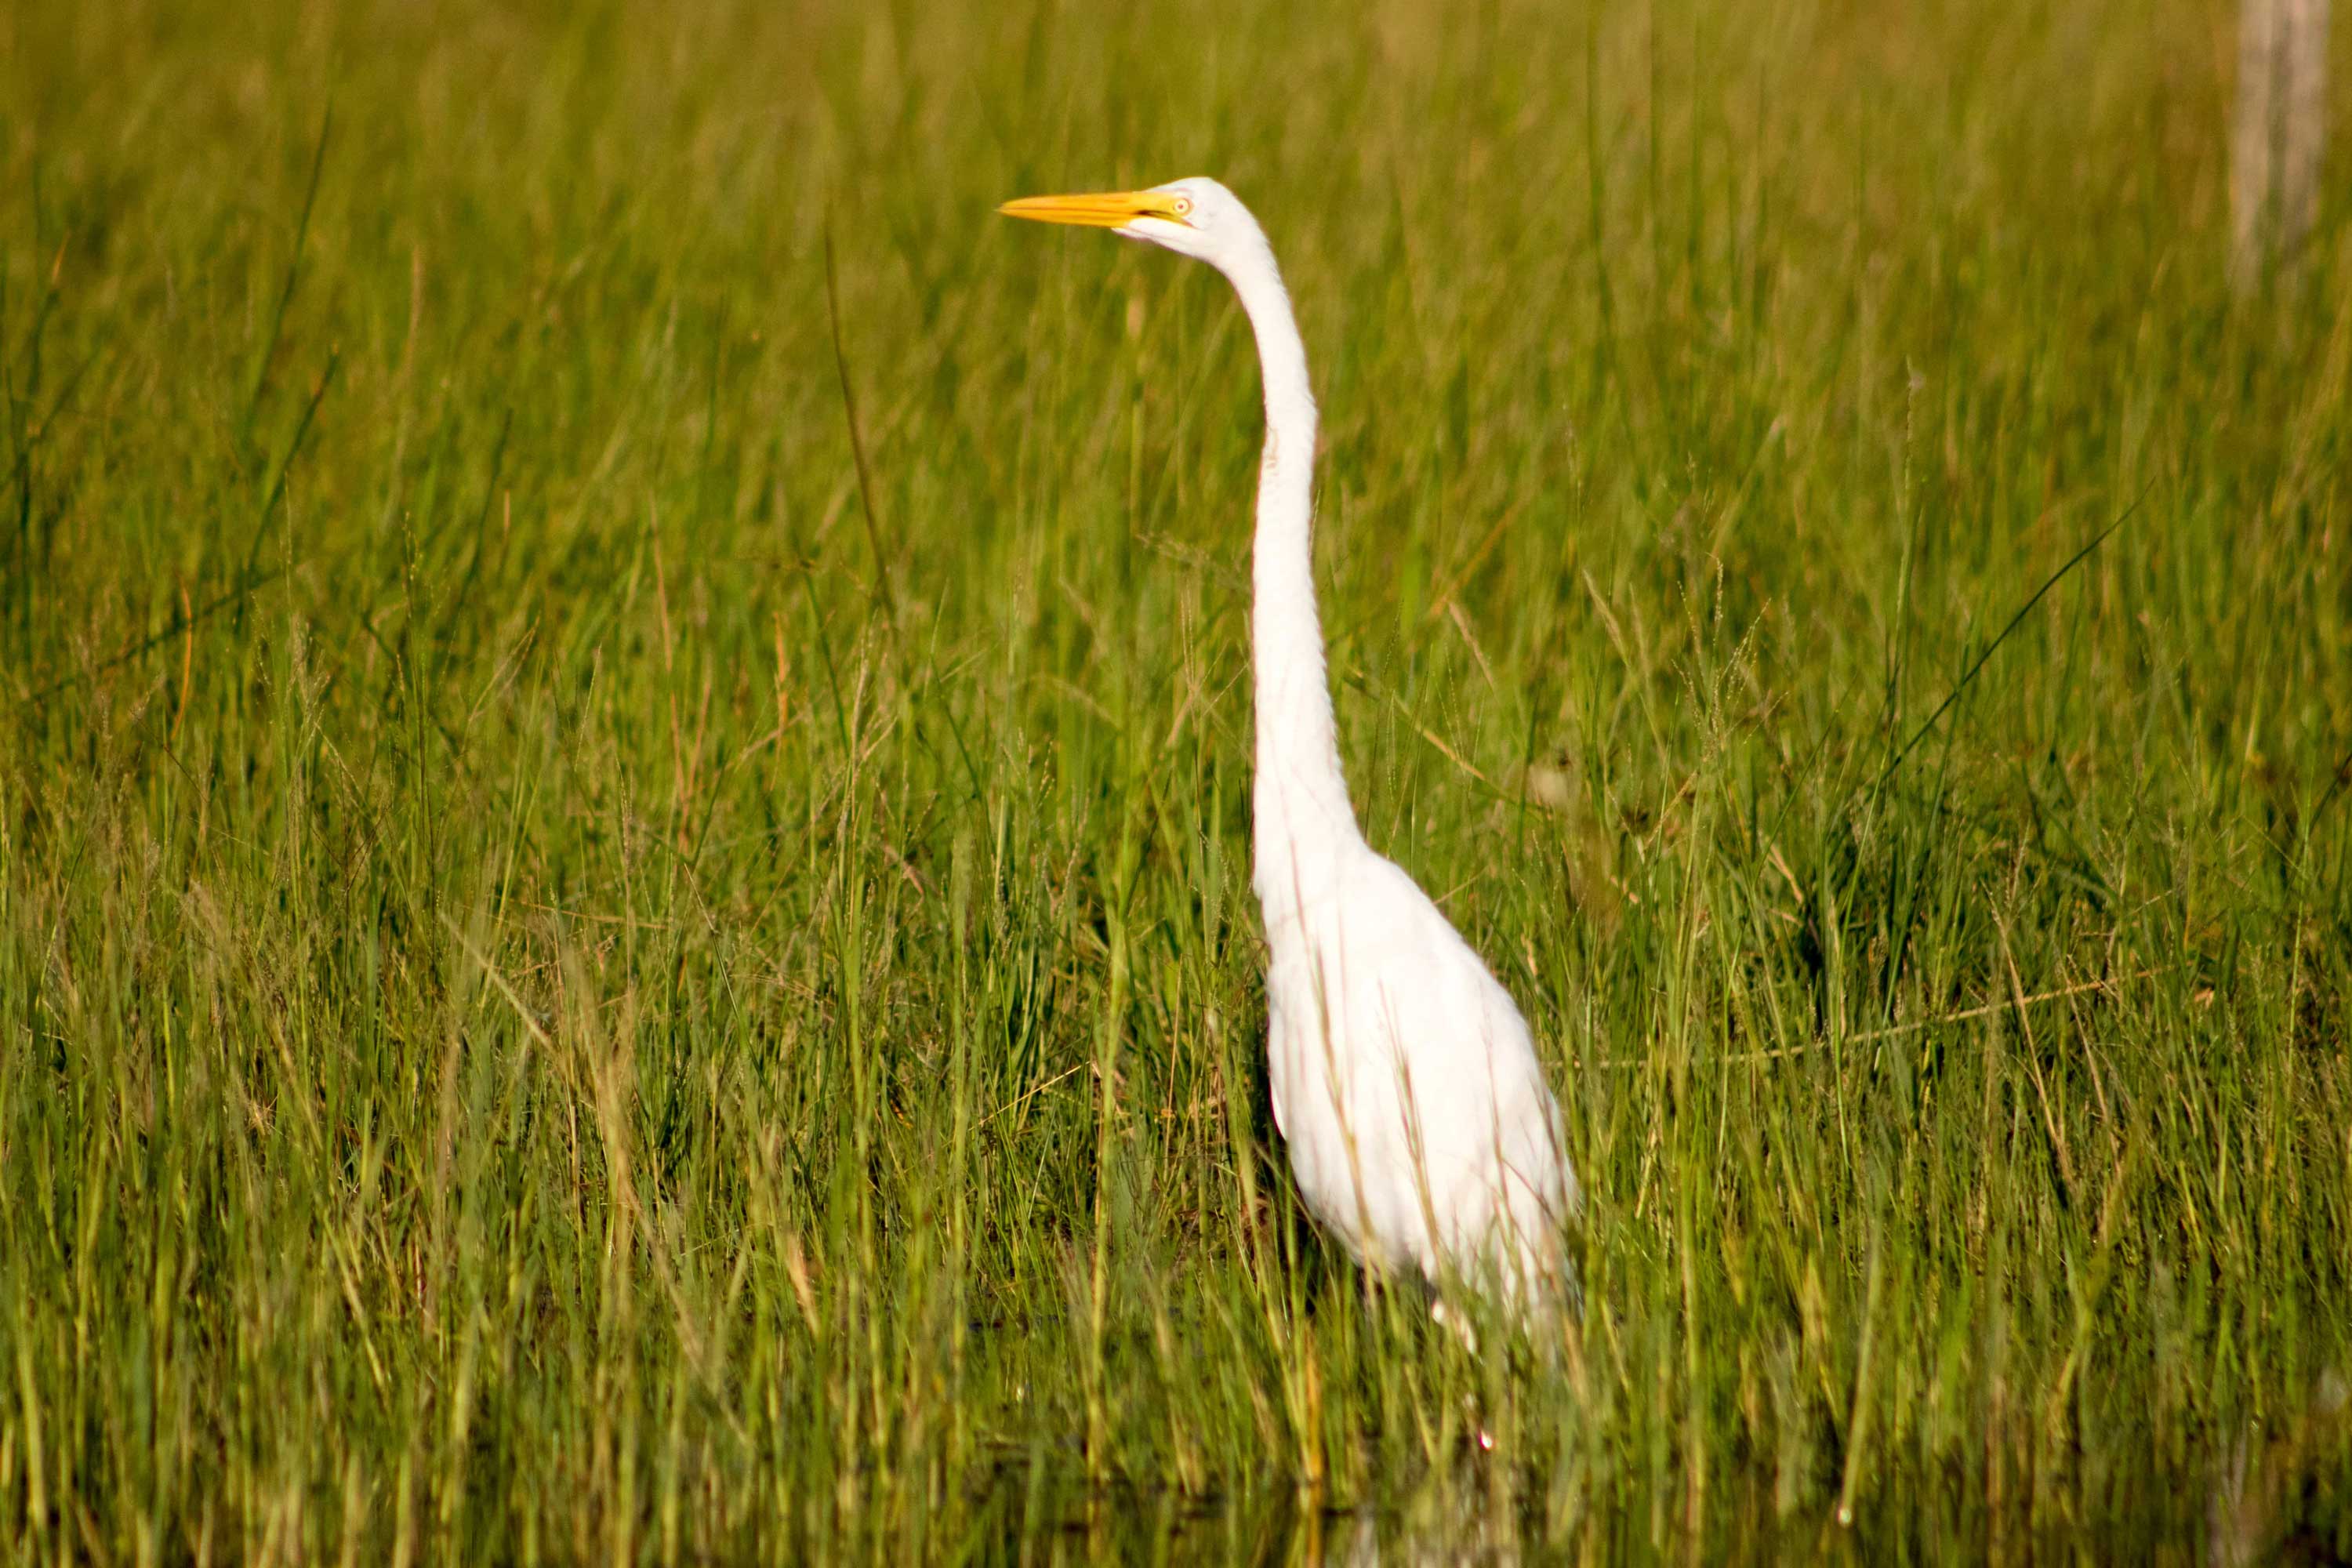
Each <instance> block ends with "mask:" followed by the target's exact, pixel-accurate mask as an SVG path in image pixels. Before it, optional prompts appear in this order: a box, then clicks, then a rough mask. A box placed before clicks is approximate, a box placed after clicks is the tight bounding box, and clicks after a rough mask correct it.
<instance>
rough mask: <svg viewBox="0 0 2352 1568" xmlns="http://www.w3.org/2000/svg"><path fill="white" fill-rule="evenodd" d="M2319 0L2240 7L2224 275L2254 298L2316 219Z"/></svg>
mask: <svg viewBox="0 0 2352 1568" xmlns="http://www.w3.org/2000/svg"><path fill="white" fill-rule="evenodd" d="M2327 7H2328V0H2239V8H2238V104H2237V116H2236V123H2235V125H2234V126H2233V127H2232V128H2231V151H2230V219H2231V222H2230V229H2231V233H2230V275H2231V280H2232V281H2233V282H2234V283H2235V284H2236V286H2237V288H2238V289H2240V291H2242V292H2246V293H2251V292H2253V291H2255V290H2256V289H2260V288H2261V286H2262V284H2263V279H2264V278H2265V276H2266V275H2268V274H2269V272H2270V271H2271V269H2272V268H2273V266H2275V267H2276V268H2279V269H2280V270H2282V271H2286V270H2291V269H2292V268H2294V265H2295V262H2296V260H2297V259H2298V258H2299V256H2300V254H2301V252H2302V248H2303V243H2304V241H2305V239H2306V238H2308V237H2310V234H2311V227H2312V225H2313V223H2314V222H2315V220H2316V219H2317V218H2318V216H2319V154H2320V149H2321V147H2322V146H2323V144H2324V143H2325V142H2326V132H2327Z"/></svg>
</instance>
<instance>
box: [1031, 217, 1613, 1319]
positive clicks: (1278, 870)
mask: <svg viewBox="0 0 2352 1568" xmlns="http://www.w3.org/2000/svg"><path fill="white" fill-rule="evenodd" d="M1004 210H1005V211H1006V212H1008V213H1011V214H1013V215H1014V216H1022V217H1033V218H1039V219H1043V220H1045V221H1048V222H1062V223H1077V224H1085V225H1089V226H1097V227H1106V228H1110V229H1113V230H1114V231H1115V232H1117V233H1118V234H1120V235H1122V236H1125V237H1129V238H1134V239H1144V240H1150V241H1151V242H1153V243H1155V244H1158V245H1160V246H1163V247H1166V248H1168V249H1171V250H1175V251H1178V252H1180V253H1181V254H1185V255H1189V256H1193V257H1196V258H1200V259H1202V260H1204V261H1207V262H1209V263H1210V264H1211V265H1213V266H1214V267H1215V268H1218V270H1220V271H1221V272H1223V274H1224V275H1225V276H1226V278H1227V279H1230V280H1231V281H1232V283H1233V285H1234V291H1235V292H1236V293H1237V294H1238V295H1239V296H1240V299H1241V302H1242V307H1243V309H1244V311H1246V312H1247V314H1248V316H1249V320H1250V325H1251V327H1252V329H1253V331H1255V334H1256V338H1257V346H1258V362H1259V368H1260V373H1261V375H1262V378H1263V380H1264V383H1265V412H1266V437H1265V458H1264V460H1263V462H1262V463H1261V465H1260V468H1259V474H1258V504H1257V534H1256V540H1255V554H1254V558H1253V578H1254V584H1253V585H1254V590H1255V600H1254V603H1253V605H1252V607H1251V617H1250V634H1251V645H1252V656H1253V664H1254V673H1255V688H1256V689H1255V699H1256V700H1255V707H1256V719H1257V771H1256V776H1255V790H1254V808H1255V809H1254V816H1255V842H1254V859H1255V871H1254V876H1253V881H1254V883H1255V889H1256V891H1257V895H1258V900H1259V903H1260V906H1261V908H1262V909H1263V910H1264V913H1265V936H1266V943H1267V948H1268V959H1267V965H1266V995H1267V1002H1268V1013H1269V1017H1268V1020H1267V1053H1268V1060H1267V1068H1268V1072H1267V1076H1268V1079H1269V1080H1270V1082H1271V1086H1272V1089H1273V1097H1274V1116H1275V1122H1276V1126H1277V1127H1278V1128H1279V1129H1280V1131H1281V1132H1282V1135H1283V1139H1284V1142H1286V1144H1287V1145H1288V1147H1289V1152H1290V1166H1291V1171H1292V1173H1293V1174H1294V1175H1296V1177H1297V1181H1298V1186H1299V1191H1300V1193H1301V1194H1302V1195H1303V1196H1304V1198H1305V1200H1306V1203H1307V1210H1308V1212H1310V1213H1311V1214H1312V1215H1314V1216H1315V1218H1316V1219H1317V1220H1318V1222H1320V1223H1321V1224H1322V1225H1323V1226H1325V1227H1326V1228H1327V1229H1328V1230H1329V1231H1331V1232H1332V1233H1333V1234H1334V1235H1335V1236H1336V1237H1339V1240H1340V1241H1341V1242H1342V1243H1343V1244H1344V1245H1345V1246H1346V1247H1348V1248H1349V1250H1350V1251H1351V1252H1353V1253H1354V1254H1355V1255H1356V1256H1357V1257H1358V1258H1361V1259H1362V1260H1363V1261H1364V1262H1365V1263H1366V1264H1367V1265H1368V1266H1370V1267H1371V1268H1375V1269H1381V1270H1408V1269H1409V1270H1411V1271H1412V1272H1415V1273H1418V1274H1420V1275H1421V1276H1422V1277H1423V1279H1427V1280H1429V1281H1430V1282H1431V1283H1432V1284H1433V1285H1437V1286H1440V1287H1441V1288H1444V1287H1448V1286H1461V1287H1465V1288H1468V1289H1474V1290H1477V1291H1480V1292H1482V1293H1485V1294H1487V1295H1489V1296H1491V1297H1493V1298H1495V1299H1496V1300H1501V1301H1502V1302H1504V1303H1505V1304H1507V1305H1508V1306H1512V1307H1520V1308H1523V1307H1525V1306H1527V1305H1528V1304H1531V1303H1532V1302H1534V1301H1536V1300H1541V1299H1546V1298H1550V1297H1554V1296H1556V1295H1558V1294H1559V1293H1560V1292H1561V1291H1563V1290H1566V1289H1571V1288H1572V1283H1573V1281H1572V1279H1571V1277H1570V1270H1569V1268H1568V1265H1567V1261H1566V1257H1565V1251H1564V1246H1563V1237H1562V1233H1561V1226H1562V1225H1563V1223H1564V1222H1565V1220H1566V1219H1567V1218H1568V1216H1569V1215H1570V1214H1571V1213H1572V1212H1573V1211H1574V1210H1575V1208H1576V1206H1577V1203H1578V1193H1577V1186H1576V1176H1575V1173H1574V1171H1573V1169H1572V1168H1571V1166H1570V1162H1569V1158H1568V1152H1567V1148H1566V1144H1565V1139H1564V1129H1563V1127H1562V1124H1561V1121H1560V1114H1559V1105H1558V1103H1557V1102H1556V1101H1555V1100H1553V1098H1552V1093H1551V1089H1550V1088H1549V1086H1548V1085H1547V1084H1546V1082H1545V1081H1544V1075H1543V1069H1542V1067H1541V1065H1540V1063H1539V1062H1538V1060H1537V1058H1536V1054H1535V1047H1534V1044H1533V1042H1532V1041H1531V1039H1530V1038H1529V1037H1528V1026H1527V1023H1526V1021H1525V1020H1524V1019H1523V1018H1522V1017H1521V1016H1520V1015H1519V1010H1518V1008H1517V1006H1516V1005H1514V1004H1513V1002H1512V1000H1511V997H1510V994H1509V993H1508V992H1507V991H1505V990H1504V989H1503V987H1502V984H1500V983H1499V982H1498V981H1496V978H1495V976H1494V973H1493V972H1492V971H1490V970H1489V969H1488V968H1487V967H1486V963H1484V962H1483V961H1481V960H1480V958H1479V957H1478V955H1477V953H1476V952H1474V951H1473V950H1472V949H1471V947H1470V945H1469V944H1468V943H1467V942H1465V941H1463V939H1462V937H1461V935H1460V933H1458V932H1457V931H1454V927H1453V925H1452V924H1451V923H1450V922H1448V921H1447V920H1446V918H1445V916H1444V914H1443V913H1441V912H1440V911H1439V910H1438V908H1437V906H1436V904H1435V903H1433V902H1432V901H1431V900H1430V898H1429V896H1428V895H1427V894H1425V893H1423V891H1422V890H1421V889H1420V888H1419V887H1417V886H1415V885H1414V883H1413V880H1412V878H1411V877H1409V876H1407V875H1406V874H1405V872H1404V871H1403V870H1402V869H1401V868H1398V867H1397V866H1396V865H1394V864H1393V863H1391V862H1390V861H1388V860H1386V859H1384V858H1381V856H1379V855H1377V854H1375V853H1374V852H1373V851H1372V849H1371V847H1370V846H1369V845H1368V844H1367V843H1366V842H1365V841H1364V837H1363V833H1362V831H1361V829H1360V827H1359V826H1358V825H1357V821H1356V816H1355V812H1354V810H1353V809H1352V808H1351V807H1350V805H1349V801H1348V790H1347V782H1346V779H1345V778H1344V776H1343V775H1342V773H1341V772H1340V767H1339V746H1338V736H1337V731H1336V729H1335V726H1334V723H1333V719H1332V711H1331V692H1330V685H1329V681H1328V677H1327V675H1326V673H1325V669H1324V663H1323V636H1322V629H1321V626H1320V624H1319V622H1318V617H1317V615H1316V607H1315V582H1314V563H1313V552H1312V548H1311V525H1312V516H1313V488H1314V465H1315V434H1316V410H1315V400H1314V396H1313V393H1312V390H1311V387H1310V384H1309V382H1308V379H1307V353H1306V346H1305V344H1304V342H1302V341H1301V340H1300V338H1299V335H1298V328H1297V321H1296V320H1295V318H1294V317H1293V315H1292V313H1291V309H1290V296H1289V294H1288V292H1287V291H1286V289H1284V287H1283V284H1282V275H1281V272H1280V270H1279V268H1276V265H1275V260H1274V254H1273V251H1272V249H1271V247H1268V245H1267V244H1266V241H1265V233H1264V231H1263V230H1261V229H1260V228H1259V226H1258V225H1257V221H1256V219H1255V218H1254V217H1252V216H1250V213H1249V211H1248V209H1247V208H1245V207H1244V206H1243V205H1242V204H1241V203H1240V201H1239V200H1238V199H1236V198H1235V197H1234V195H1233V194H1232V193H1231V192H1230V191H1227V190H1226V189H1225V188H1224V187H1223V185H1221V184H1217V183H1216V182H1215V181H1213V180H1200V179H1192V180H1180V181H1177V182H1176V183H1174V184H1169V185H1161V186H1157V187H1154V188H1153V189H1151V190H1149V191H1136V192H1129V193H1121V194H1118V195H1097V196H1044V197H1034V198H1031V199H1029V200H1026V201H1021V202H1013V203H1008V204H1006V205H1005V208H1004Z"/></svg>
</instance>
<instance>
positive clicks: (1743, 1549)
mask: <svg viewBox="0 0 2352 1568" xmlns="http://www.w3.org/2000/svg"><path fill="white" fill-rule="evenodd" d="M2263 1447H2264V1446H2263V1445H2262V1444H2260V1443H2258V1442H2253V1443H2248V1444H2243V1445H2241V1446H2239V1447H2238V1448H2237V1450H2236V1451H2235V1452H2234V1453H2233V1454H2232V1455H2231V1457H2230V1458H2227V1459H2221V1460H2216V1461H2214V1462H2212V1463H2210V1464H2209V1465H2205V1466H2201V1467H2198V1468H2199V1469H2200V1470H2201V1472H2202V1474H2201V1476H2200V1479H2198V1480H2197V1481H2196V1482H2195V1483H2194V1484H2188V1483H2187V1478H2186V1477H2185V1476H2184V1477H2183V1478H2182V1479H2183V1483H2184V1484H2179V1485H2166V1484H2161V1482H2160V1481H2159V1479H2158V1478H2157V1477H2156V1476H2155V1475H2154V1473H2153V1471H2151V1475H2150V1477H2149V1478H2148V1485H2147V1489H2146V1494H2145V1496H2144V1498H2143V1500H2141V1501H2140V1502H2139V1503H2138V1504H2137V1506H2133V1507H2129V1508H2126V1509H2122V1510H2116V1511H2114V1512H2112V1513H2111V1514H2110V1515H2109V1516H2107V1517H2102V1518H2095V1519H2094V1518H2082V1517H2073V1518H2070V1517H2067V1513H2066V1504H2065V1503H2064V1501H2063V1500H2057V1499H2054V1498H2045V1499H2044V1500H2042V1505H2041V1509H2040V1513H2041V1517H2035V1510H2034V1507H2033V1504H2032V1502H2031V1500H2023V1499H2021V1500H2017V1501H2015V1502H2014V1503H2013V1504H2011V1505H2009V1506H2006V1507H2004V1508H2003V1509H2002V1510H2000V1511H1998V1512H1997V1511H1996V1510H1993V1509H1992V1508H1990V1507H1989V1506H1988V1505H1987V1503H1986V1501H1985V1500H1983V1499H1980V1498H1969V1499H1962V1498H1958V1497H1956V1496H1954V1495H1952V1494H1951V1492H1950V1490H1949V1489H1943V1488H1937V1489H1933V1495H1925V1496H1917V1497H1911V1498H1900V1497H1897V1498H1887V1497H1881V1498H1879V1499H1877V1500H1875V1501H1874V1503H1873V1504H1871V1505H1868V1506H1863V1507H1858V1508H1857V1509H1856V1510H1854V1517H1853V1519H1852V1520H1851V1521H1841V1520H1840V1518H1839V1513H1840V1510H1839V1507H1838V1504H1837V1501H1836V1500H1835V1499H1833V1498H1832V1499H1830V1500H1826V1501H1824V1502H1821V1503H1818V1504H1814V1505H1810V1506H1807V1507H1803V1508H1799V1509H1795V1510H1782V1509H1780V1507H1779V1506H1778V1505H1777V1503H1776V1494H1777V1487H1776V1478H1775V1477H1774V1476H1772V1475H1771V1474H1769V1473H1764V1472H1760V1471H1759V1472H1757V1473H1751V1474H1748V1475H1744V1476H1741V1477H1739V1478H1738V1479H1735V1480H1734V1481H1733V1482H1732V1483H1730V1485H1729V1487H1728V1489H1726V1490H1725V1491H1722V1492H1719V1493H1718V1496H1717V1499H1716V1500H1715V1501H1714V1504H1713V1505H1712V1506H1710V1508H1709V1509H1708V1510H1707V1519H1706V1524H1705V1526H1704V1528H1703V1529H1702V1530H1700V1531H1692V1530H1690V1529H1687V1528H1685V1519H1684V1517H1683V1516H1682V1515H1681V1514H1680V1513H1679V1512H1678V1510H1679V1509H1680V1507H1681V1506H1682V1505H1683V1503H1684V1499H1682V1498H1680V1497H1675V1498H1674V1499H1671V1500H1663V1502H1662V1503H1661V1504H1660V1505H1658V1506H1652V1504H1651V1502H1650V1501H1648V1500H1643V1502H1641V1503H1638V1504H1630V1505H1629V1504H1624V1503H1620V1502H1619V1501H1617V1500H1609V1501H1607V1502H1605V1503H1599V1504H1589V1505H1586V1506H1581V1507H1576V1508H1572V1509H1570V1510H1568V1511H1567V1512H1565V1513H1564V1514H1559V1515H1555V1514H1554V1512H1553V1511H1552V1510H1549V1509H1548V1508H1547V1507H1546V1506H1544V1505H1543V1504H1541V1503H1539V1502H1538V1503H1531V1502H1528V1501H1527V1500H1523V1499H1513V1498H1511V1497H1507V1496H1505V1497H1497V1496H1496V1495H1495V1493H1494V1492H1493V1491H1492V1490H1491V1487H1492V1485H1493V1482H1494V1479H1495V1478H1494V1477H1493V1476H1492V1475H1491V1474H1488V1473H1486V1472H1485V1470H1484V1468H1483V1467H1482V1466H1480V1465H1479V1464H1477V1463H1475V1462H1466V1463H1465V1464H1464V1465H1463V1466H1462V1467H1460V1468H1459V1469H1458V1470H1457V1471H1456V1472H1455V1473H1454V1474H1453V1475H1450V1476H1447V1477H1444V1478H1442V1479H1440V1478H1431V1477H1424V1478H1421V1479H1419V1480H1418V1482H1417V1483H1414V1484H1411V1485H1406V1486H1402V1487H1400V1488H1399V1489H1397V1490H1396V1491H1395V1492H1394V1493H1392V1494H1391V1495H1390V1496H1387V1497H1384V1498H1381V1499H1380V1500H1376V1501H1370V1502H1355V1503H1351V1504H1349V1505H1346V1506H1341V1505H1338V1504H1335V1503H1332V1502H1330V1501H1328V1500H1322V1499H1318V1498H1317V1497H1316V1496H1314V1495H1312V1494H1311V1493H1307V1492H1305V1491H1302V1490H1299V1489H1295V1488H1288V1487H1280V1486H1269V1487H1267V1488H1265V1489H1261V1490H1255V1491H1249V1492H1236V1493H1224V1494H1212V1495H1207V1496H1188V1495H1186V1494H1183V1493H1180V1492H1177V1491H1174V1490H1172V1489H1168V1490H1152V1489H1143V1488H1138V1487H1134V1486H1119V1485H1114V1486H1108V1487H1101V1488H1095V1489H1087V1488H1086V1487H1084V1486H1082V1485H1073V1484H1065V1483H1062V1482H1059V1481H1057V1480H1055V1479H1044V1478H1040V1477H1039V1476H1037V1475H1036V1474H1035V1473H1034V1472H1033V1470H1032V1469H1031V1468H1029V1467H1027V1466H1024V1465H1022V1464H1018V1463H1015V1464H1008V1465H1006V1466H1004V1467H1003V1468H1000V1469H999V1470H998V1471H997V1472H995V1474H994V1476H993V1478H992V1480H991V1481H990V1483H989V1484H988V1485H987V1486H986V1488H985V1489H984V1495H983V1498H982V1504H981V1508H980V1510H979V1511H978V1514H977V1515H976V1517H975V1518H974V1520H973V1521H972V1530H971V1535H970V1536H969V1537H968V1540H969V1542H970V1544H971V1555H973V1556H974V1557H976V1558H978V1559H980V1560H982V1561H999V1560H1003V1561H1017V1562H1023V1563H1077V1562H1088V1563H1094V1562H1119V1563H1164V1564H1175V1563H1311V1564H1329V1565H1332V1568H1340V1565H1348V1568H1359V1565H1369V1564H1374V1563H1382V1564H1438V1563H1493V1564H1516V1563H1553V1562H1562V1561H1569V1560H1576V1561H1605V1562H1626V1561H1634V1562H1639V1561H1648V1560H1661V1561H1680V1562H1700V1563H1781V1562H1806V1563H1825V1562H1846V1563H1903V1562H1911V1561H1930V1562H1952V1561H1958V1562H2033V1563H2041V1562H2074V1563H2178V1564H2181V1565H2183V1568H2188V1565H2191V1564H2196V1565H2211V1568H2235V1565H2237V1564H2251V1563H2298V1564H2322V1563H2352V1508H2347V1482H2352V1477H2347V1476H2344V1475H2336V1476H2333V1477H2330V1476H2328V1475H2326V1474H2323V1473H2321V1469H2315V1468H2314V1467H2313V1465H2312V1463H2311V1462H2310V1461H2311V1460H2312V1459H2314V1458H2315V1456H2311V1455H2303V1456H2286V1455H2283V1454H2279V1453H2276V1452H2268V1453H2265V1452H2263ZM2321 1468H2322V1469H2324V1468H2325V1467H2324V1466H2323V1467H2321Z"/></svg>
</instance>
